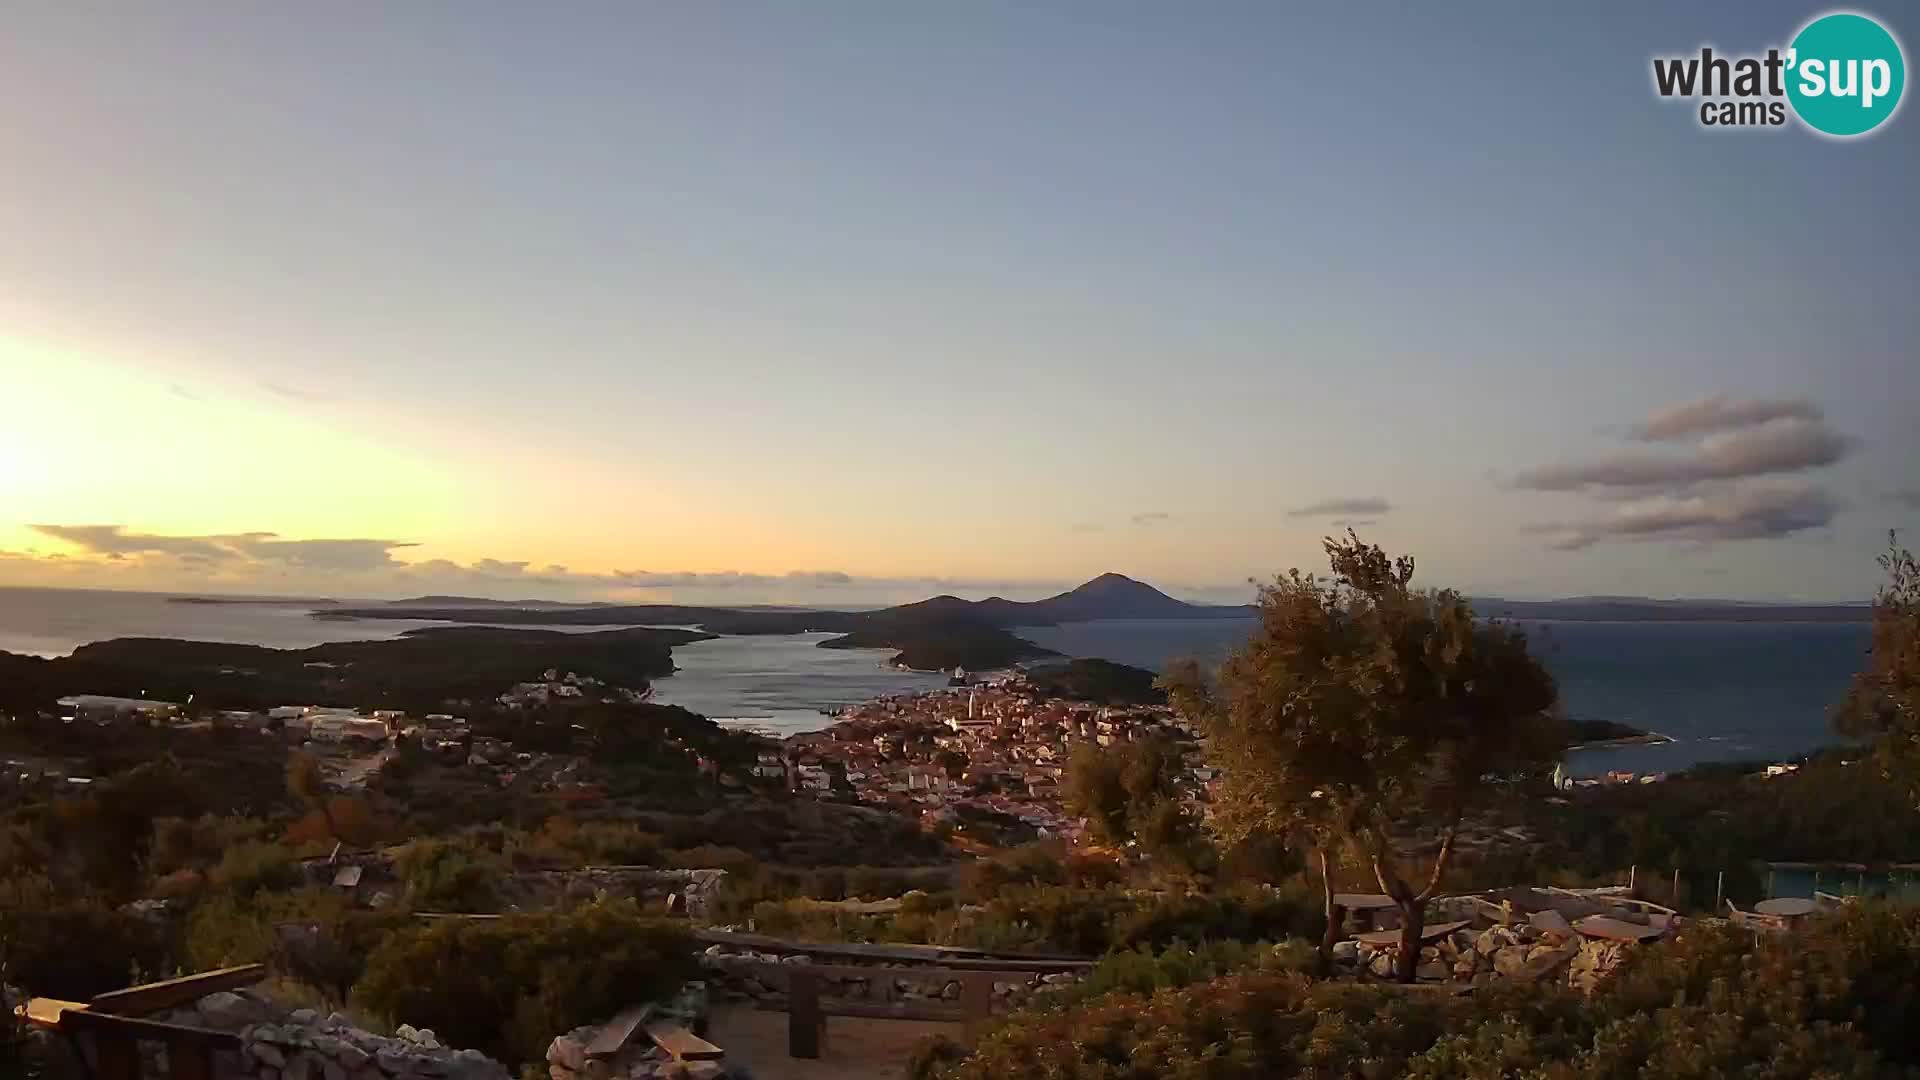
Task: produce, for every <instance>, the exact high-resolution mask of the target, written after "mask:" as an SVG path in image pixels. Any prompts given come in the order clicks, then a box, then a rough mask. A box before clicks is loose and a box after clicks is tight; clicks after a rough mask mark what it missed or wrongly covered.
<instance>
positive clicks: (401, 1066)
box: [373, 1050, 407, 1076]
mask: <svg viewBox="0 0 1920 1080" xmlns="http://www.w3.org/2000/svg"><path fill="white" fill-rule="evenodd" d="M373 1060H374V1063H375V1064H377V1065H379V1066H380V1071H381V1072H383V1073H386V1074H387V1075H389V1076H391V1075H393V1074H395V1073H401V1072H405V1071H406V1068H407V1058H406V1055H405V1054H402V1053H400V1051H398V1050H380V1051H378V1052H376V1053H375V1054H374V1055H373Z"/></svg>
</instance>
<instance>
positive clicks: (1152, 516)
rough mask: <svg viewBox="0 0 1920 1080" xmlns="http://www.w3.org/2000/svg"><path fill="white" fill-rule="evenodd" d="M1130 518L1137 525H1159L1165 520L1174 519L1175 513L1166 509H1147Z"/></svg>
mask: <svg viewBox="0 0 1920 1080" xmlns="http://www.w3.org/2000/svg"><path fill="white" fill-rule="evenodd" d="M1128 520H1129V521H1131V522H1133V523H1134V524H1135V525H1158V524H1160V523H1161V522H1163V521H1171V520H1173V515H1172V514H1169V513H1167V512H1166V511H1165V510H1147V511H1144V512H1142V513H1138V514H1135V515H1133V517H1131V518H1129V519H1128Z"/></svg>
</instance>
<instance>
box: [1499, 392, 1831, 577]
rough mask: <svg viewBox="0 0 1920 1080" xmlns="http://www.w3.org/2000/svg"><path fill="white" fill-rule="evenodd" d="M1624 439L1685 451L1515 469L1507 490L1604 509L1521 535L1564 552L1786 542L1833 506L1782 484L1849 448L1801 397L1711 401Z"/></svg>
mask: <svg viewBox="0 0 1920 1080" xmlns="http://www.w3.org/2000/svg"><path fill="white" fill-rule="evenodd" d="M1630 430H1631V432H1632V437H1633V438H1635V439H1637V440H1639V441H1642V442H1663V443H1672V442H1685V443H1689V444H1690V445H1689V446H1687V447H1686V448H1685V449H1677V450H1676V451H1675V452H1671V453H1664V454H1652V453H1644V452H1621V453H1616V454H1612V455H1607V456H1603V457H1599V458H1595V459H1592V460H1588V461H1584V462H1565V463H1559V464H1554V465H1545V466H1538V467H1535V468H1531V469H1525V470H1522V471H1521V472H1520V473H1519V474H1518V475H1516V476H1515V477H1514V478H1513V484H1514V486H1515V487H1518V488H1521V489H1525V490H1531V491H1542V492H1561V493H1572V494H1579V495H1584V496H1586V497H1587V498H1589V499H1590V500H1592V502H1593V503H1595V504H1596V506H1597V507H1600V508H1604V510H1603V512H1597V513H1594V514H1592V515H1589V516H1585V517H1578V518H1572V519H1566V520H1560V521H1551V522H1546V523H1542V524H1539V525H1535V526H1533V527H1531V529H1530V531H1532V532H1536V533H1540V534H1542V535H1545V536H1547V537H1549V538H1550V543H1551V544H1552V545H1553V546H1554V547H1556V548H1560V549H1562V550H1569V551H1571V550H1578V549H1580V548H1585V547H1590V546H1592V545H1594V544H1597V543H1600V542H1602V541H1606V540H1678V541H1689V542H1694V543H1713V542H1717V541H1723V540H1757V539H1770V538H1776V537H1782V536H1791V535H1793V534H1795V533H1800V532H1805V531H1807V530H1810V529H1817V528H1820V527H1821V526H1824V525H1827V524H1828V523H1830V522H1831V521H1832V520H1833V518H1834V515H1835V514H1836V513H1838V512H1839V502H1838V501H1837V500H1836V499H1835V498H1834V497H1833V496H1832V495H1831V494H1829V493H1828V492H1827V491H1826V490H1824V489H1823V488H1821V487H1819V486H1817V485H1815V484H1813V483H1810V482H1807V481H1804V480H1798V479H1795V480H1787V479H1786V478H1788V477H1795V476H1798V475H1799V474H1802V473H1807V472H1811V471H1814V470H1818V469H1823V468H1826V467H1828V466H1831V465H1835V464H1837V463H1839V462H1840V461H1842V460H1844V459H1845V458H1846V457H1847V456H1848V455H1849V454H1851V453H1852V452H1853V451H1854V449H1855V448H1856V446H1857V445H1858V443H1857V440H1855V439H1852V438H1849V437H1848V436H1846V435H1843V434H1841V433H1839V432H1837V431H1834V430H1833V429H1832V428H1831V427H1829V426H1828V424H1827V422H1826V419H1825V417H1824V416H1823V415H1822V414H1821V411H1820V409H1819V407H1818V406H1816V405H1814V404H1813V403H1812V402H1810V401H1807V400H1805V399H1801V398H1791V399H1754V400H1745V401H1742V400H1734V399H1731V398H1728V397H1726V396H1724V395H1720V396H1715V397H1711V398H1706V399H1704V400H1700V401H1690V402H1684V403H1681V404H1677V405H1672V406H1668V407H1666V408H1662V409H1657V410H1655V411H1654V412H1653V413H1651V414H1650V415H1648V416H1647V417H1646V418H1645V419H1643V420H1641V421H1640V422H1639V423H1637V424H1635V425H1633V427H1632V428H1631V429H1630Z"/></svg>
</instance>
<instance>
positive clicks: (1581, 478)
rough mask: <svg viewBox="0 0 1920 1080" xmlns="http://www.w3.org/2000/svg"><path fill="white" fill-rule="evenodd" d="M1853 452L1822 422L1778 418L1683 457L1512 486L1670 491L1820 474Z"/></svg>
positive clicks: (1602, 466)
mask: <svg viewBox="0 0 1920 1080" xmlns="http://www.w3.org/2000/svg"><path fill="white" fill-rule="evenodd" d="M1853 447H1854V440H1852V439H1849V438H1847V437H1846V436H1844V435H1841V434H1839V433H1838V432H1835V431H1834V430H1833V429H1831V428H1829V427H1828V426H1827V425H1826V424H1825V423H1824V422H1822V421H1820V420H1808V419H1804V418H1801V417H1781V418H1778V419H1773V420H1767V421H1764V422H1762V423H1759V424H1757V425H1754V426H1751V427H1747V428H1743V429H1741V430H1738V431H1732V432H1724V433H1721V434H1716V435H1710V436H1708V437H1707V438H1705V439H1704V440H1702V441H1701V443H1700V445H1699V446H1698V447H1697V448H1695V450H1694V451H1693V453H1691V454H1689V455H1686V456H1663V455H1654V454H1619V455H1615V456H1612V457H1607V458H1602V459H1599V460H1597V461H1590V462H1584V463H1578V464H1567V465H1549V466H1544V467H1541V468H1535V469H1527V470H1525V471H1522V472H1521V473H1519V474H1518V475H1517V476H1515V477H1514V483H1515V484H1516V485H1517V486H1519V487H1522V488H1527V489H1530V490H1533V491H1593V490H1598V491H1604V490H1605V489H1607V488H1614V489H1625V490H1629V491H1641V492H1653V491H1661V490H1667V491H1673V490H1678V489H1684V488H1688V487H1691V486H1693V485H1695V484H1699V483H1702V482H1704V481H1709V480H1737V479H1741V478H1744V477H1754V476H1771V475H1779V474H1783V473H1795V472H1803V471H1805V470H1808V469H1819V468H1824V467H1826V466H1828V465H1832V464H1835V463H1837V462H1839V461H1840V460H1841V459H1842V458H1844V457H1846V456H1847V455H1848V454H1849V453H1851V452H1852V450H1853Z"/></svg>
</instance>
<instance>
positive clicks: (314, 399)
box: [260, 379, 327, 405]
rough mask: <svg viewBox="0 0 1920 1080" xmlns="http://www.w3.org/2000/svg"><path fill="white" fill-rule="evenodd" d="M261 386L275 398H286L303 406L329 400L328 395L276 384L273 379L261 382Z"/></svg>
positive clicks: (298, 387)
mask: <svg viewBox="0 0 1920 1080" xmlns="http://www.w3.org/2000/svg"><path fill="white" fill-rule="evenodd" d="M260 386H261V388H262V389H264V390H266V391H267V392H268V393H269V394H272V395H274V396H275V397H282V398H286V399H287V400H288V401H294V402H299V403H300V404H302V405H316V404H319V403H320V402H323V401H325V400H327V395H325V394H322V393H318V392H316V391H313V390H308V389H306V388H305V387H300V386H292V385H289V384H287V383H283V382H274V381H272V380H271V379H262V380H260Z"/></svg>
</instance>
